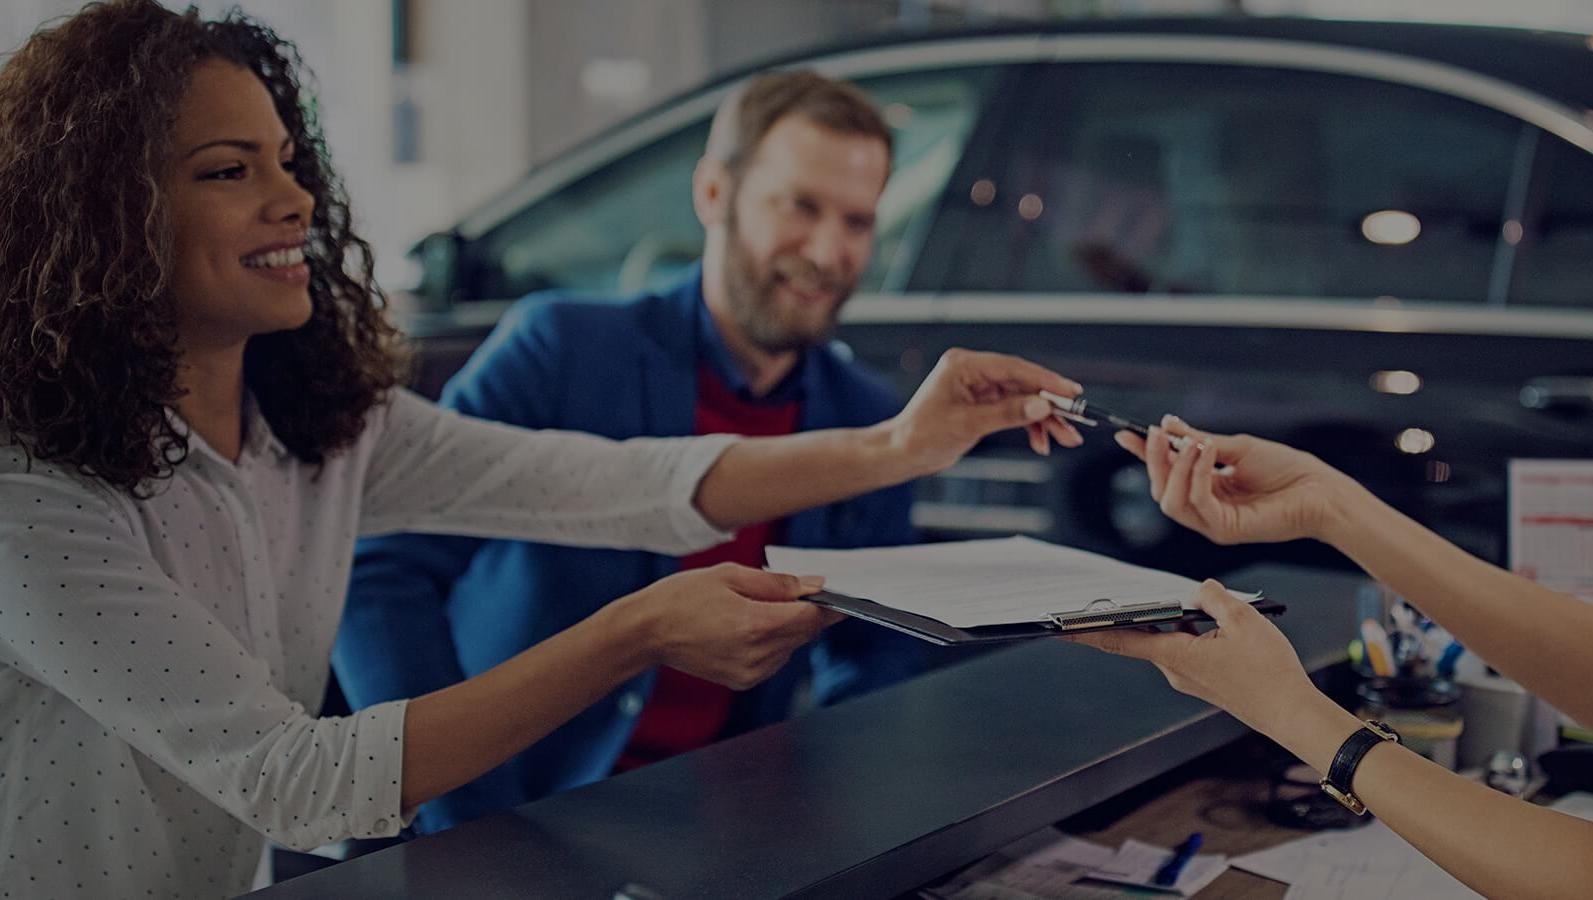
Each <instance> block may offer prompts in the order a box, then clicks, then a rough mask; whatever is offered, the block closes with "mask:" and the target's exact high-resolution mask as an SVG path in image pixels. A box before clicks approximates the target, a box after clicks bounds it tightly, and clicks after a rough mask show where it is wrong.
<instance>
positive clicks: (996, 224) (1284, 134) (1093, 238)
mask: <svg viewBox="0 0 1593 900" xmlns="http://www.w3.org/2000/svg"><path fill="white" fill-rule="evenodd" d="M1039 71H1041V72H1043V75H1041V76H1040V80H1039V82H1038V83H1037V86H1036V87H1035V89H1034V93H1033V95H1032V96H1031V97H1030V98H1028V100H1027V101H1026V103H1025V106H1026V108H1025V109H1024V110H1022V111H1021V112H1020V114H1019V115H1017V116H1015V117H1014V118H1013V120H1012V121H1011V122H1010V123H1009V124H1010V128H1011V134H1010V139H1009V140H1008V141H1006V144H1007V146H1009V147H1010V148H1011V149H1010V151H1009V152H1003V153H1001V154H998V155H995V156H993V157H992V159H991V162H990V165H989V166H988V167H987V169H986V170H985V171H970V172H966V173H960V174H959V181H961V180H962V179H963V177H964V174H966V181H967V183H966V184H962V183H959V184H958V185H957V186H956V189H955V190H954V191H952V192H951V195H950V196H952V198H953V207H952V209H951V210H950V214H949V215H948V216H947V217H946V218H945V221H944V223H943V226H939V227H937V233H936V235H935V236H934V238H933V241H934V243H933V244H932V246H933V247H934V248H935V249H936V251H939V250H940V249H941V248H944V249H945V252H946V253H947V254H950V255H951V256H952V258H953V259H954V261H953V262H952V263H951V264H950V265H947V266H946V267H945V268H944V269H943V270H942V271H941V274H940V276H939V279H938V280H940V282H941V283H940V284H937V285H929V284H923V285H919V286H922V287H926V288H936V287H940V288H949V289H963V290H1001V291H1068V292H1129V293H1135V292H1171V293H1193V292H1199V293H1209V294H1226V295H1238V296H1244V295H1269V296H1277V295H1283V296H1328V297H1357V298H1365V297H1376V296H1380V295H1393V296H1396V297H1400V298H1409V299H1417V300H1420V299H1432V300H1445V301H1470V302H1481V301H1483V300H1484V299H1486V296H1487V289H1488V277H1489V273H1490V269H1491V265H1492V261H1493V256H1494V252H1495V249H1496V242H1497V240H1498V235H1499V229H1500V225H1501V223H1502V214H1503V210H1504V204H1505V192H1506V186H1507V184H1508V179H1509V172H1510V166H1511V163H1512V159H1513V153H1514V150H1515V147H1516V145H1517V142H1518V141H1519V138H1520V135H1521V131H1522V126H1521V125H1520V124H1519V123H1517V122H1516V121H1515V120H1514V119H1512V118H1510V117H1508V116H1505V115H1503V114H1500V113H1497V112H1494V111H1492V110H1488V109H1484V108H1481V107H1478V106H1476V105H1474V104H1471V103H1468V102H1464V101H1460V100H1456V99H1454V98H1451V97H1447V96H1442V95H1438V94H1434V93H1431V92H1428V91H1424V90H1419V89H1414V88H1408V87H1402V86H1398V85H1391V84H1387V83H1384V82H1380V81H1375V80H1370V79H1365V78H1357V77H1349V76H1340V75H1332V74H1325V73H1316V72H1305V71H1295V70H1278V69H1268V68H1258V67H1249V66H1208V65H1186V64H1177V65H1174V64H1139V63H1103V64H1056V65H1051V66H1048V67H1045V68H1044V69H1042V70H1039Z"/></svg>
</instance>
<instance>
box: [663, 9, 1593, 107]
mask: <svg viewBox="0 0 1593 900" xmlns="http://www.w3.org/2000/svg"><path fill="white" fill-rule="evenodd" d="M1112 34H1119V35H1141V36H1143V35H1150V34H1168V35H1178V36H1186V37H1188V36H1217V37H1249V38H1263V39H1271V40H1286V41H1301V42H1305V43H1316V44H1329V45H1333V46H1341V47H1351V48H1358V49H1363V50H1378V51H1383V52H1388V53H1397V54H1401V55H1405V56H1412V57H1416V58H1418V59H1426V60H1431V61H1433V62H1441V63H1448V64H1450V65H1453V66H1458V67H1460V68H1464V69H1469V70H1471V71H1473V72H1478V73H1481V74H1484V75H1489V76H1492V77H1494V78H1498V79H1500V80H1503V81H1508V82H1511V83H1513V84H1516V85H1519V86H1521V87H1524V88H1527V89H1529V90H1532V91H1534V92H1536V93H1539V94H1542V95H1543V96H1545V97H1548V98H1550V99H1554V100H1558V101H1560V102H1561V103H1565V104H1567V105H1569V106H1572V107H1575V108H1578V109H1587V108H1589V107H1593V37H1590V36H1589V35H1584V34H1575V33H1572V32H1564V31H1545V30H1531V29H1523V28H1506V27H1499V26H1487V25H1461V24H1451V23H1437V22H1367V21H1348V20H1337V19H1305V18H1295V17H1260V16H1205V17H1185V18H1124V19H1070V20H1060V21H1052V22H1035V23H1029V24H1024V25H996V26H991V27H982V28H956V29H933V30H926V31H922V32H916V33H909V34H893V35H888V36H882V37H875V38H865V39H861V40H854V41H847V42H844V43H834V44H828V45H823V46H820V47H815V48H809V49H806V50H803V51H802V52H800V53H792V54H788V55H786V56H784V57H781V58H776V59H772V60H765V61H762V62H760V63H758V64H757V65H752V66H747V67H745V68H743V69H740V70H738V71H735V72H732V73H728V74H726V75H725V76H723V77H721V78H716V79H715V80H714V81H713V82H712V83H710V84H707V85H704V86H703V87H702V88H699V89H697V90H693V91H690V92H688V93H687V94H685V95H682V98H683V97H684V96H689V95H691V94H695V93H698V92H699V91H701V90H711V89H713V88H714V87H717V86H722V85H724V84H726V83H729V82H734V81H736V80H738V79H740V78H745V77H746V76H748V75H750V74H753V73H755V72H758V71H761V70H764V69H769V68H779V67H781V66H785V65H798V64H801V63H803V62H805V61H808V60H812V59H816V58H822V57H825V56H832V55H836V54H839V53H849V52H856V51H859V50H866V49H871V48H881V47H892V46H903V45H913V44H922V45H927V44H935V43H951V42H956V41H959V40H967V39H970V38H989V37H1002V36H1017V35H1032V36H1038V35H1044V36H1055V35H1081V36H1082V35H1112ZM661 105H662V104H661Z"/></svg>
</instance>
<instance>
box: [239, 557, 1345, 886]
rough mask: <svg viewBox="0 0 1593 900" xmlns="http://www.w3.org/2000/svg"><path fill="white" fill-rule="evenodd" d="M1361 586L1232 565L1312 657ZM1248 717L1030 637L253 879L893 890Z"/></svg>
mask: <svg viewBox="0 0 1593 900" xmlns="http://www.w3.org/2000/svg"><path fill="white" fill-rule="evenodd" d="M1362 583H1363V579H1361V578H1359V577H1357V576H1353V575H1348V574H1341V573H1326V572H1312V571H1309V570H1297V569H1288V568H1281V567H1256V568H1252V569H1248V570H1245V571H1244V572H1243V573H1242V574H1239V575H1235V576H1233V577H1232V578H1231V579H1230V584H1231V585H1232V586H1234V587H1237V588H1252V589H1254V588H1259V589H1262V590H1265V591H1266V592H1267V594H1268V595H1269V596H1271V597H1273V598H1275V599H1278V600H1281V601H1283V602H1284V603H1286V604H1288V606H1289V611H1288V612H1287V613H1286V614H1285V615H1284V616H1283V617H1282V618H1280V619H1279V620H1278V624H1279V626H1280V627H1281V628H1283V630H1284V631H1285V632H1286V633H1287V634H1288V635H1289V637H1290V639H1291V640H1292V641H1293V642H1294V645H1295V647H1296V648H1297V649H1299V651H1300V653H1301V657H1302V659H1304V660H1305V662H1306V667H1307V669H1309V670H1312V671H1317V670H1321V669H1323V668H1326V667H1328V666H1331V665H1333V664H1335V663H1337V662H1339V661H1341V660H1342V659H1343V658H1344V651H1345V646H1346V644H1347V643H1348V641H1349V640H1350V638H1351V637H1352V636H1353V634H1354V626H1355V593H1356V589H1357V587H1358V586H1359V585H1360V584H1362ZM1243 733H1244V728H1243V726H1241V725H1240V724H1239V723H1238V722H1236V721H1235V720H1234V719H1232V718H1231V717H1229V716H1227V715H1225V714H1221V713H1218V712H1217V711H1215V710H1213V709H1212V708H1211V707H1209V706H1207V705H1206V704H1204V703H1202V702H1200V701H1198V700H1194V699H1192V698H1189V697H1185V696H1183V695H1180V694H1178V693H1176V692H1174V691H1173V690H1172V689H1171V688H1169V687H1168V686H1167V684H1166V682H1165V681H1164V680H1163V679H1162V677H1161V675H1160V674H1159V673H1158V672H1156V670H1155V669H1154V668H1153V667H1151V666H1150V665H1147V664H1144V663H1141V662H1139V661H1137V660H1130V659H1122V658H1117V657H1112V656H1108V655H1106V654H1103V653H1099V652H1096V651H1093V650H1091V649H1090V648H1087V647H1079V646H1074V645H1071V644H1067V643H1065V642H1062V641H1052V640H1040V641H1030V642H1026V643H1024V644H1021V645H1018V646H1014V647H1011V648H1006V649H1002V650H999V651H996V652H993V653H990V654H988V655H986V656H983V657H980V658H977V659H974V660H971V661H968V662H964V663H961V664H959V665H955V666H952V667H948V668H946V669H942V670H939V671H936V672H933V673H930V674H928V675H925V676H923V677H921V678H918V679H915V680H913V681H910V682H907V683H905V684H901V685H897V686H895V687H893V688H890V689H887V690H884V691H880V692H878V693H875V694H871V695H869V696H866V697H862V698H859V699H857V700H853V701H851V702H849V703H845V704H842V705H839V706H836V707H832V708H828V709H823V710H818V711H815V712H812V713H809V714H807V715H804V716H801V717H798V718H796V719H793V720H791V721H789V722H785V723H782V724H779V725H775V726H771V727H768V728H764V729H761V730H759V731H756V732H753V733H751V734H747V735H743V736H741V737H739V738H735V739H733V740H729V741H725V742H723V743H720V744H717V745H714V746H712V747H707V748H704V749H702V750H699V751H696V752H693V753H689V754H686V755H684V756H681V757H677V758H675V759H671V760H667V761H665V762H662V763H658V764H656V765H653V766H649V767H647V768H644V769H639V770H637V771H634V772H630V773H627V774H625V775H622V776H619V777H615V778H611V779H608V780H606V781H602V782H599V783H596V784H592V785H588V786H586V787H582V788H579V789H576V790H572V791H567V792H565V793H562V794H557V795H555V796H552V797H548V798H546V799H543V800H539V801H537V802H535V803H530V804H527V805H525V806H523V807H521V808H519V809H518V810H516V811H514V812H513V813H508V814H504V815H499V816H494V817H491V818H487V819H483V820H480V821H476V822H472V823H469V824H467V825H463V826H460V827H458V828H455V829H453V830H451V831H448V832H445V833H443V834H439V835H434V836H431V837H427V838H422V839H419V840H415V841H411V842H409V843H407V844H404V845H403V846H399V847H393V848H391V849H388V850H383V851H380V852H378V853H374V854H371V855H369V856H364V857H360V858H357V859H354V860H350V861H348V862H345V863H340V864H338V865H335V866H332V867H330V868H327V869H324V870H321V871H319V872H315V873H312V874H309V875H305V876H302V877H299V878H295V879H292V880H290V881H286V882H283V883H281V884H278V885H276V886H274V887H272V888H269V889H267V890H265V891H260V892H257V893H256V894H253V895H251V896H253V897H259V898H262V900H290V898H310V897H317V898H319V897H337V898H359V897H372V898H376V897H381V898H389V897H471V898H483V900H485V898H498V897H504V898H508V897H516V898H528V897H530V898H538V897H547V898H561V900H563V898H587V897H590V898H597V900H612V898H614V897H615V893H616V891H619V890H620V889H621V888H622V887H623V886H625V885H627V884H636V885H641V886H643V887H645V888H647V889H648V890H650V891H652V892H653V893H654V894H655V895H656V896H657V897H659V898H662V900H682V898H734V900H751V898H763V897H768V898H774V897H803V898H809V897H815V898H816V897H845V898H866V897H884V898H889V897H893V896H895V895H897V894H899V893H901V892H903V891H907V890H910V889H912V888H914V887H916V886H918V885H921V884H923V883H925V882H927V881H930V880H932V879H934V878H935V877H937V876H938V875H940V874H942V873H945V872H948V871H951V870H952V869H955V868H957V867H959V866H961V865H963V864H965V863H968V862H972V861H973V860H975V859H978V858H979V857H981V856H983V855H985V854H986V853H989V852H990V851H992V850H994V849H996V848H997V847H1000V846H1002V845H1003V844H1006V843H1008V842H1010V841H1012V840H1014V839H1016V838H1018V837H1021V836H1023V835H1025V834H1027V833H1029V832H1031V831H1033V830H1035V829H1037V828H1040V827H1041V826H1044V825H1047V824H1050V823H1052V822H1055V821H1057V820H1059V819H1062V818H1065V817H1067V816H1069V815H1071V814H1073V813H1076V812H1079V811H1081V810H1084V809H1086V808H1088V807H1090V806H1092V805H1094V804H1096V803H1098V802H1100V801H1101V800H1104V799H1107V798H1108V797H1111V796H1113V795H1114V794H1117V793H1119V792H1121V791H1123V790H1125V789H1127V788H1130V787H1133V786H1134V785H1137V784H1140V783H1142V782H1144V781H1146V780H1148V779H1150V778H1153V777H1155V776H1157V775H1160V774H1161V773H1163V772H1166V771H1168V770H1169V769H1172V768H1174V767H1176V766H1178V765H1181V764H1183V763H1185V762H1188V761H1189V760H1191V759H1194V758H1195V757H1197V756H1199V755H1201V754H1203V753H1206V752H1208V751H1210V750H1213V749H1216V748H1217V747H1220V746H1222V745H1223V744H1225V743H1227V742H1229V741H1231V740H1233V739H1234V738H1236V737H1238V736H1240V735H1241V734H1243ZM643 896H646V895H645V894H640V895H639V898H638V900H640V897H643Z"/></svg>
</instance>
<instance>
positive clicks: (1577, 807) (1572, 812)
mask: <svg viewBox="0 0 1593 900" xmlns="http://www.w3.org/2000/svg"><path fill="white" fill-rule="evenodd" d="M1549 808H1550V809H1557V810H1559V811H1560V812H1563V813H1565V814H1566V815H1568V816H1576V817H1577V818H1578V819H1587V820H1588V821H1589V822H1593V794H1590V793H1588V792H1587V791H1573V792H1572V793H1569V794H1566V795H1565V796H1564V797H1561V798H1560V799H1558V800H1556V801H1554V802H1553V803H1550V804H1549Z"/></svg>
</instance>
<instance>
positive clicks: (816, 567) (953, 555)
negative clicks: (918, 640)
mask: <svg viewBox="0 0 1593 900" xmlns="http://www.w3.org/2000/svg"><path fill="white" fill-rule="evenodd" d="M768 554H769V568H770V569H772V570H774V571H777V572H791V573H794V574H798V575H823V576H824V577H825V585H824V586H825V588H827V589H828V590H832V591H836V592H837V593H842V594H847V595H849V596H852V597H860V598H863V599H865V600H872V601H874V602H875V603H880V604H884V605H885V606H893V607H896V608H897V609H903V610H907V611H908V612H912V613H917V614H918V615H921V616H928V617H929V618H932V619H938V620H940V621H942V622H945V623H946V624H948V625H951V626H953V627H956V628H969V627H973V626H977V625H1005V624H1012V623H1018V622H1038V621H1041V620H1043V619H1044V618H1045V617H1046V615H1047V614H1049V613H1057V612H1077V611H1079V610H1082V609H1085V608H1087V607H1089V606H1090V605H1091V604H1092V603H1096V602H1098V601H1101V600H1109V601H1112V602H1115V603H1118V604H1128V603H1165V604H1178V605H1184V604H1187V603H1188V601H1189V599H1190V598H1191V597H1192V596H1193V595H1194V593H1195V588H1196V587H1197V584H1196V582H1194V581H1192V580H1190V579H1188V578H1184V577H1183V576H1180V575H1174V574H1171V573H1169V572H1159V571H1157V570H1155V569H1147V568H1144V567H1142V566H1135V565H1130V564H1128V563H1125V562H1120V561H1118V560H1115V559H1112V558H1111V557H1108V556H1102V555H1100V554H1097V553H1088V552H1085V551H1083V550H1075V549H1073V548H1071V547H1059V546H1057V545H1056V544H1048V543H1046V542H1044V541H1037V540H1034V539H1033V538H1027V537H1010V538H995V539H990V540H977V541H953V542H949V543H944V544H915V545H912V546H908V547H879V548H868V549H860V550H810V549H805V548H796V547H770V548H769V550H768ZM1235 596H1237V597H1240V598H1241V599H1243V600H1247V601H1248V600H1254V599H1256V595H1254V594H1239V593H1235Z"/></svg>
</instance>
